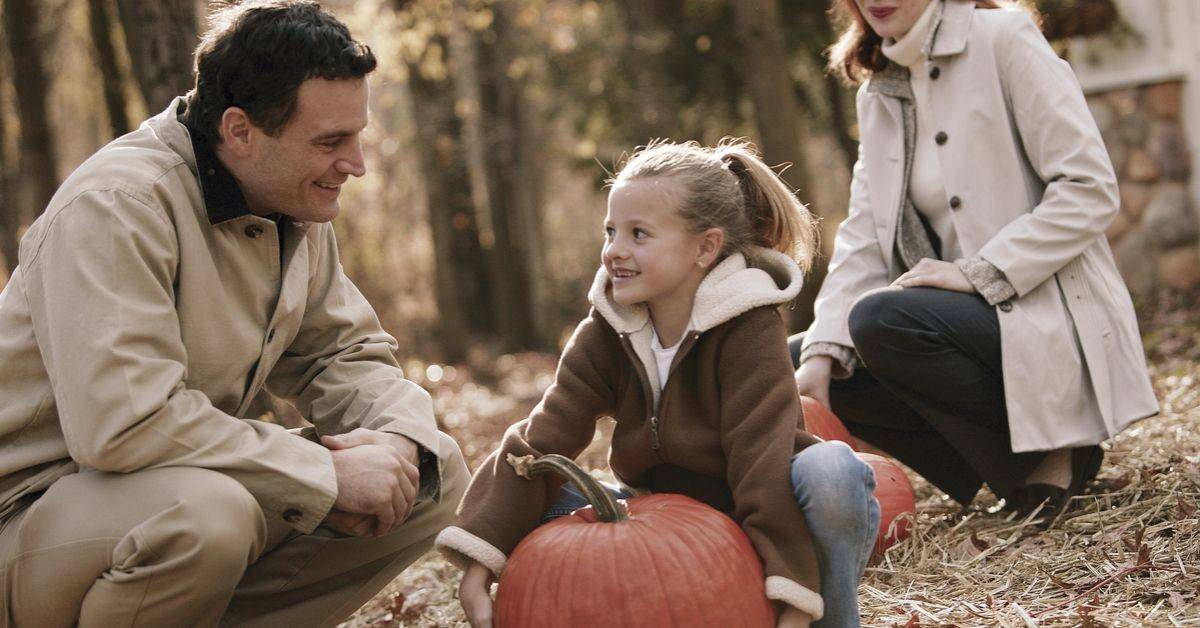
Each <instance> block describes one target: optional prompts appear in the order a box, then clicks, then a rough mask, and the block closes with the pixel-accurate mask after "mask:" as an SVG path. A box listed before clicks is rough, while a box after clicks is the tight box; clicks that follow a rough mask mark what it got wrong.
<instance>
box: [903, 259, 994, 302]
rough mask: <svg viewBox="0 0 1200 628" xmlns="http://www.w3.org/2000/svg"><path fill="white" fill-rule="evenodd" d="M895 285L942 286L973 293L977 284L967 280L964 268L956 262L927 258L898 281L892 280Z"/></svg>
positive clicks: (904, 286)
mask: <svg viewBox="0 0 1200 628" xmlns="http://www.w3.org/2000/svg"><path fill="white" fill-rule="evenodd" d="M892 285H893V286H900V287H901V288H916V287H918V286H920V287H923V288H941V289H942V290H953V291H955V292H966V293H967V294H971V293H973V292H975V286H973V285H971V282H970V281H968V280H967V276H966V275H964V274H963V271H962V269H960V268H959V267H958V265H957V264H955V263H954V262H943V261H941V260H936V259H930V258H928V257H926V258H925V259H923V260H921V261H919V262H917V265H916V266H913V267H912V270H909V271H908V272H906V273H904V274H903V275H900V276H899V277H897V278H896V281H893V282H892Z"/></svg>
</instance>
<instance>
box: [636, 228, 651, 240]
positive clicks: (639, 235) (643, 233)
mask: <svg viewBox="0 0 1200 628" xmlns="http://www.w3.org/2000/svg"><path fill="white" fill-rule="evenodd" d="M649 235H650V234H649V233H646V231H645V230H643V229H634V230H633V237H634V238H637V239H638V240H641V239H642V238H645V237H647V236H649Z"/></svg>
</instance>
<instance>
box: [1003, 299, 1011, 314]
mask: <svg viewBox="0 0 1200 628" xmlns="http://www.w3.org/2000/svg"><path fill="white" fill-rule="evenodd" d="M1000 311H1001V312H1011V311H1012V302H1011V301H1001V302H1000Z"/></svg>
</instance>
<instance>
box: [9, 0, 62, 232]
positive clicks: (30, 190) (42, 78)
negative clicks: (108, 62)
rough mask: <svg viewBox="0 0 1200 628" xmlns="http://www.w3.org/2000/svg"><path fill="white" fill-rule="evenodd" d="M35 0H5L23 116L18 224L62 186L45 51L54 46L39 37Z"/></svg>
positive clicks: (30, 217)
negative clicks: (52, 129) (23, 175)
mask: <svg viewBox="0 0 1200 628" xmlns="http://www.w3.org/2000/svg"><path fill="white" fill-rule="evenodd" d="M36 4H37V3H36V2H34V0H6V2H5V3H4V30H5V32H6V34H7V35H8V48H9V59H10V61H11V62H12V69H13V87H14V89H15V90H16V96H17V114H18V118H19V120H20V124H21V127H20V137H21V141H20V154H21V171H22V172H23V173H27V178H26V179H25V182H26V186H25V189H24V193H20V194H19V195H18V200H17V224H26V223H27V222H32V221H33V219H34V218H36V217H37V216H38V215H40V214H41V213H42V211H43V210H44V209H45V208H46V205H47V204H48V203H49V202H50V197H52V196H54V191H55V189H56V188H57V187H58V173H57V170H56V169H57V167H58V160H57V158H56V156H55V151H54V141H53V138H52V136H51V134H50V123H49V120H48V119H47V109H46V106H47V92H48V90H49V85H48V82H47V80H46V77H47V76H49V75H48V74H47V72H46V71H45V67H44V63H43V59H42V51H43V50H49V49H52V46H48V45H47V44H46V42H45V41H40V40H39V34H40V33H41V25H40V20H39V19H38V16H39V12H40V9H39V7H37V6H36Z"/></svg>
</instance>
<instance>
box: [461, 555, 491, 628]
mask: <svg viewBox="0 0 1200 628" xmlns="http://www.w3.org/2000/svg"><path fill="white" fill-rule="evenodd" d="M491 586H492V570H491V569H488V568H487V567H484V566H483V564H482V563H477V562H472V563H471V566H470V567H467V571H466V573H464V574H463V579H462V584H460V585H458V602H459V604H462V607H463V613H465V614H466V616H467V621H468V622H470V623H471V628H491V626H492V594H491V591H490V589H491Z"/></svg>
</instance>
